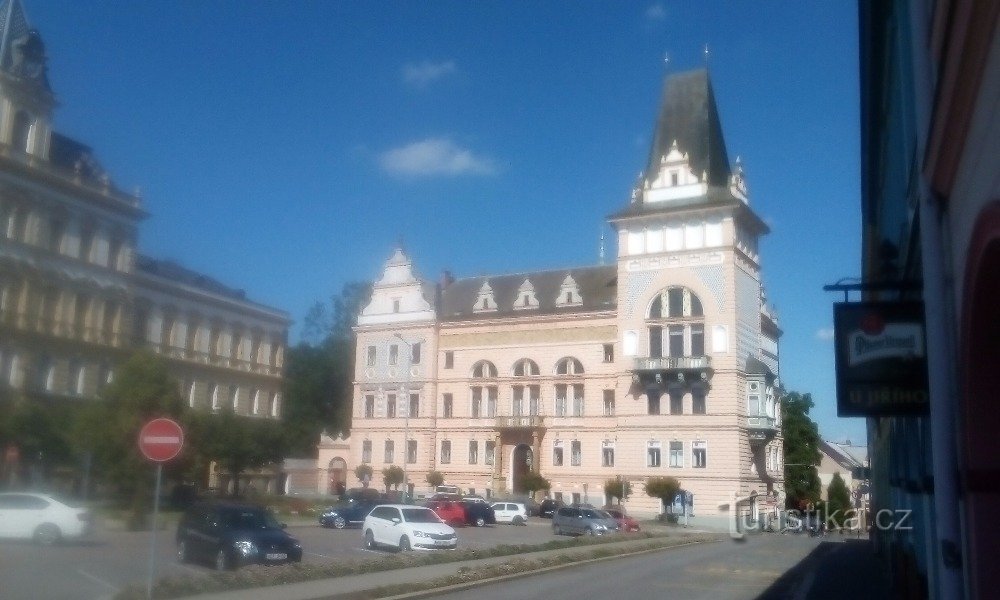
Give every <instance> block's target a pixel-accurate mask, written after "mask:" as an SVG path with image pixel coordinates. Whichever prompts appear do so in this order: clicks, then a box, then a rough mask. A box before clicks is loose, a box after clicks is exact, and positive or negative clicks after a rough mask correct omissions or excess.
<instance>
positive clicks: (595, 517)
mask: <svg viewBox="0 0 1000 600" xmlns="http://www.w3.org/2000/svg"><path fill="white" fill-rule="evenodd" d="M552 531H553V532H554V533H555V534H556V535H565V534H576V535H604V534H606V533H612V532H615V531H618V523H617V522H616V521H615V519H614V518H613V517H612V516H611V515H609V514H608V513H605V512H603V511H599V510H596V509H593V508H576V507H572V506H563V507H562V508H560V509H559V510H557V511H556V514H555V515H553V516H552Z"/></svg>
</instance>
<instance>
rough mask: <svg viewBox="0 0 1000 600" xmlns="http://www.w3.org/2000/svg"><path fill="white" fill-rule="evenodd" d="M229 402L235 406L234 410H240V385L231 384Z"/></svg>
mask: <svg viewBox="0 0 1000 600" xmlns="http://www.w3.org/2000/svg"><path fill="white" fill-rule="evenodd" d="M229 403H230V405H231V406H232V407H233V412H239V410H240V386H238V385H231V386H229Z"/></svg>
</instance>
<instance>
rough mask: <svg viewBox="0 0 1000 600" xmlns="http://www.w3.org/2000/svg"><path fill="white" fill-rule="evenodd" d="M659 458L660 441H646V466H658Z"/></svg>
mask: <svg viewBox="0 0 1000 600" xmlns="http://www.w3.org/2000/svg"><path fill="white" fill-rule="evenodd" d="M660 460H661V457H660V442H657V441H649V442H646V466H647V467H658V466H660Z"/></svg>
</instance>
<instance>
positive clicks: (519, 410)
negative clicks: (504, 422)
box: [510, 385, 524, 417]
mask: <svg viewBox="0 0 1000 600" xmlns="http://www.w3.org/2000/svg"><path fill="white" fill-rule="evenodd" d="M523 413H524V386H523V385H515V386H514V387H513V388H512V389H511V396H510V414H511V416H514V417H520V416H521V415H522V414H523Z"/></svg>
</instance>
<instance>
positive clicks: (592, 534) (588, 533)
mask: <svg viewBox="0 0 1000 600" xmlns="http://www.w3.org/2000/svg"><path fill="white" fill-rule="evenodd" d="M584 533H586V534H587V535H588V536H590V537H593V536H594V530H593V529H591V528H590V527H588V528H587V529H586V530H585V531H584Z"/></svg>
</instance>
